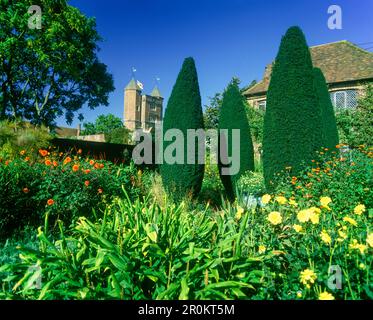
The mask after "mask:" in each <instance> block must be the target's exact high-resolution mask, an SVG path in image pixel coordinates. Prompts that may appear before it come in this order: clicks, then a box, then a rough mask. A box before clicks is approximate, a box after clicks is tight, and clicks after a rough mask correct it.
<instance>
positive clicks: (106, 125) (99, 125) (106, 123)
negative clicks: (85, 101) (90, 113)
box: [82, 113, 123, 135]
mask: <svg viewBox="0 0 373 320" xmlns="http://www.w3.org/2000/svg"><path fill="white" fill-rule="evenodd" d="M118 128H123V123H122V120H121V119H120V118H118V117H116V116H115V115H113V114H111V113H109V114H107V115H104V114H102V115H100V116H98V117H97V119H96V120H95V122H94V123H92V122H87V123H85V124H84V131H83V132H82V134H83V135H89V134H98V133H110V132H112V131H113V130H114V129H118Z"/></svg>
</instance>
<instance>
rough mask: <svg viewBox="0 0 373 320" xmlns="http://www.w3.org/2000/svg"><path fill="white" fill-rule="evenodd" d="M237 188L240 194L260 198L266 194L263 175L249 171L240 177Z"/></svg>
mask: <svg viewBox="0 0 373 320" xmlns="http://www.w3.org/2000/svg"><path fill="white" fill-rule="evenodd" d="M237 187H238V189H239V190H240V192H244V193H247V194H249V195H254V196H260V195H262V194H263V193H264V192H265V185H264V179H263V174H261V173H258V172H252V171H248V172H246V173H245V174H243V175H242V176H241V177H240V179H239V180H238V183H237Z"/></svg>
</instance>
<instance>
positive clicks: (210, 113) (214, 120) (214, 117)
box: [203, 93, 223, 129]
mask: <svg viewBox="0 0 373 320" xmlns="http://www.w3.org/2000/svg"><path fill="white" fill-rule="evenodd" d="M209 100H210V103H209V105H208V106H205V112H204V114H203V121H204V124H205V128H206V129H217V128H218V126H219V113H220V109H221V105H222V102H223V97H222V94H221V93H216V94H215V95H214V96H213V97H210V98H209Z"/></svg>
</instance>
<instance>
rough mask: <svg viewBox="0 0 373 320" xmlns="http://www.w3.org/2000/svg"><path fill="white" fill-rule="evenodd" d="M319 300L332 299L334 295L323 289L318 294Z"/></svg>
mask: <svg viewBox="0 0 373 320" xmlns="http://www.w3.org/2000/svg"><path fill="white" fill-rule="evenodd" d="M319 300H334V296H333V295H332V294H331V293H329V292H327V291H324V292H321V293H320V294H319Z"/></svg>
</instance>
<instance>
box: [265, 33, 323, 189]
mask: <svg viewBox="0 0 373 320" xmlns="http://www.w3.org/2000/svg"><path fill="white" fill-rule="evenodd" d="M321 144H322V136H321V115H320V109H319V107H318V100H317V97H316V92H315V89H314V84H313V66H312V61H311V55H310V52H309V49H308V46H307V43H306V39H305V37H304V34H303V32H302V31H301V29H300V28H299V27H291V28H290V29H289V30H288V31H287V32H286V34H285V36H284V37H283V38H282V41H281V45H280V49H279V52H278V54H277V57H276V60H275V63H274V66H273V72H272V76H271V81H270V84H269V88H268V93H267V110H266V114H265V117H264V135H263V168H264V178H265V182H266V186H267V188H270V189H271V188H272V187H274V186H275V184H276V182H275V180H276V176H277V174H280V172H281V171H282V170H285V168H288V170H291V174H293V175H296V174H297V173H298V172H299V171H300V170H301V169H302V168H303V166H304V165H305V164H308V163H310V161H311V160H312V159H313V158H314V157H315V152H316V151H317V150H318V149H319V148H320V147H321Z"/></svg>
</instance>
